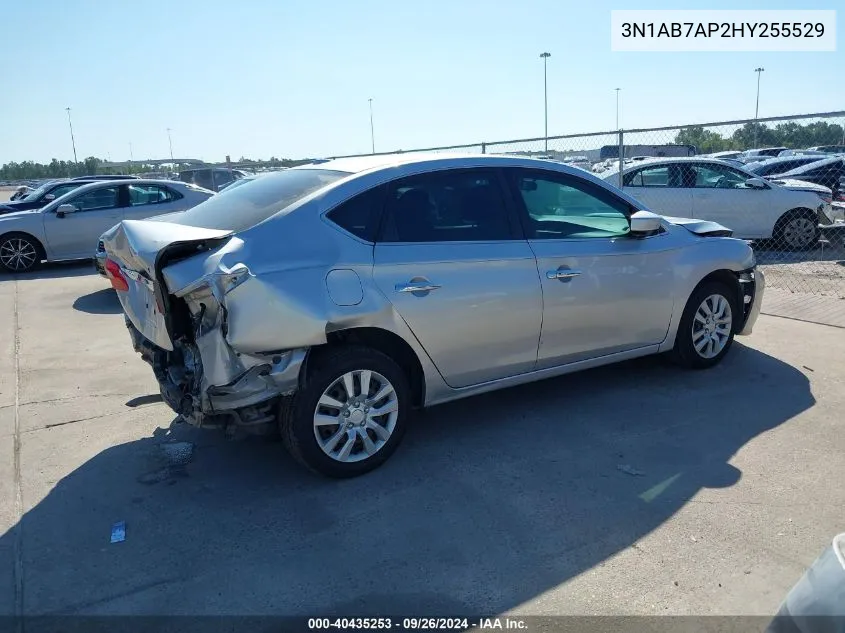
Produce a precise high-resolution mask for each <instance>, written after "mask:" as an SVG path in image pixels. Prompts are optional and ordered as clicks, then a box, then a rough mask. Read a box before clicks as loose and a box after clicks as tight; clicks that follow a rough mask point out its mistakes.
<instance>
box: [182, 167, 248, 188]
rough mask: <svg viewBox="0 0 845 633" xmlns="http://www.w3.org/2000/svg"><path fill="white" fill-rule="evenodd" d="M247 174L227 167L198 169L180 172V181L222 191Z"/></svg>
mask: <svg viewBox="0 0 845 633" xmlns="http://www.w3.org/2000/svg"><path fill="white" fill-rule="evenodd" d="M246 175H247V174H246V173H245V172H243V171H240V170H239V169H228V168H226V167H196V168H194V169H185V170H183V171H180V172H179V180H181V181H182V182H187V183H190V184H192V185H196V186H197V187H202V188H203V189H209V190H211V191H220V190H221V189H222V188H223V187H225V186H226V185H228V184H229V183H231V182H232V181H233V180H240V179H241V178H244V177H245V176H246Z"/></svg>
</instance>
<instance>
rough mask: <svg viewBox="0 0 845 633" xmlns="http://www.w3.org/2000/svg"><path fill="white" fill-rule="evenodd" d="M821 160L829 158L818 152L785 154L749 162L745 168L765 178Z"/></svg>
mask: <svg viewBox="0 0 845 633" xmlns="http://www.w3.org/2000/svg"><path fill="white" fill-rule="evenodd" d="M820 160H827V158H825V157H824V156H819V155H818V154H816V155H812V156H783V157H780V158H769V159H766V160H761V161H758V162H756V163H748V164H747V165H746V166H745V169H746V170H747V171H750V172H751V173H752V174H755V175H757V176H760V177H761V178H763V177H765V176H768V175H770V174H782V173H784V172H787V171H791V170H793V169H797V168H799V167H804V166H805V165H810V164H812V163H817V162H819V161H820Z"/></svg>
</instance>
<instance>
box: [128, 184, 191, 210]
mask: <svg viewBox="0 0 845 633" xmlns="http://www.w3.org/2000/svg"><path fill="white" fill-rule="evenodd" d="M127 188H128V190H129V206H131V207H137V206H141V205H145V204H163V203H165V202H173V201H174V200H177V199H178V198H181V197H182V196H180V195H179V194H177V193H176V192H175V191H172V190H170V189H168V188H167V187H160V186H158V185H129V186H128V187H127Z"/></svg>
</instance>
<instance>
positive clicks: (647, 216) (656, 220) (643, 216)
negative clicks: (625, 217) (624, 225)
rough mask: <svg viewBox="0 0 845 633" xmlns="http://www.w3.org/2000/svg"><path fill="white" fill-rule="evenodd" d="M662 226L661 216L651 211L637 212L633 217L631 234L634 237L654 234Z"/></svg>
mask: <svg viewBox="0 0 845 633" xmlns="http://www.w3.org/2000/svg"><path fill="white" fill-rule="evenodd" d="M661 226H663V223H662V222H661V221H660V216H659V215H657V214H655V213H652V212H651V211H637V212H636V213H635V214H634V215H632V216H631V233H633V234H634V235H643V234H648V233H654V232H655V231H659V230H660V227H661Z"/></svg>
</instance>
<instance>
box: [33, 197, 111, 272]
mask: <svg viewBox="0 0 845 633" xmlns="http://www.w3.org/2000/svg"><path fill="white" fill-rule="evenodd" d="M120 188H121V185H113V186H108V187H98V188H96V189H91V190H88V191H85V192H83V193H80V194H78V195H76V196H74V197H72V198H71V199H69V200H66V201H65V202H64V204H70V205H73V206H74V207H75V208H76V210H75V211H74V212H72V213H57V212H56V210H55V209H54V210H53V211H52V212H48V213H45V214H44V233H45V235H46V237H47V248H48V249H49V250H50V259H80V258H85V257H93V256H94V252H95V251H96V250H97V239H98V238H99V237H100V235H102V234H103V233H105V232H106V231H107V230H109V229H110V228H111V227H113V226H114V225H115V224H117V223H118V222H120V221H121V220H122V219H123V208H122V207H121V206H120V204H121V203H120Z"/></svg>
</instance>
